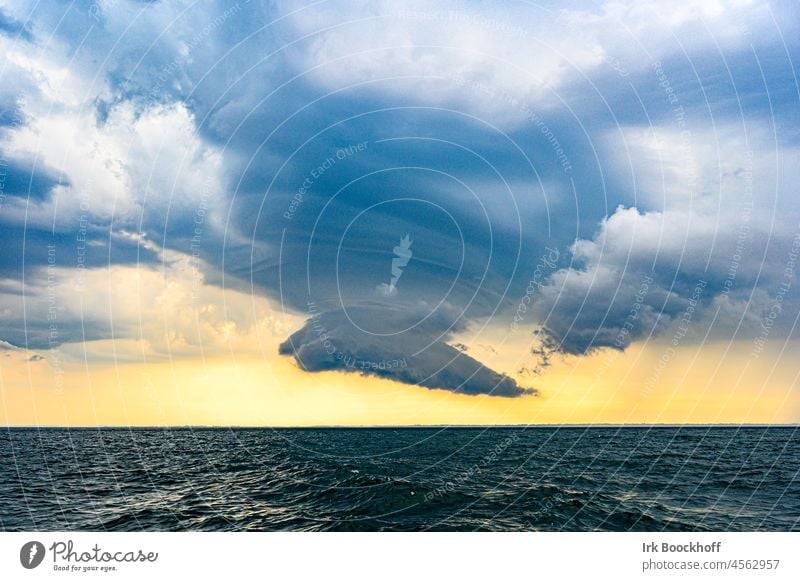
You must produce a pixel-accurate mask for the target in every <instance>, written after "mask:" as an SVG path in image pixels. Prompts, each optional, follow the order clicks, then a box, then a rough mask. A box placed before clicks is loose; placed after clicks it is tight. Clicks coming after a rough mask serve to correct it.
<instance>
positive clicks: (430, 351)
mask: <svg viewBox="0 0 800 581" xmlns="http://www.w3.org/2000/svg"><path fill="white" fill-rule="evenodd" d="M311 310H312V312H311V313H310V314H311V318H310V319H308V320H307V321H306V323H305V325H304V326H303V327H302V328H301V329H299V330H298V331H296V332H294V333H292V335H290V336H289V338H288V339H286V341H284V342H283V343H281V345H280V348H279V352H280V354H281V355H291V356H293V357H294V358H295V360H296V362H297V364H298V365H299V366H300V367H302V368H303V369H305V370H306V371H311V372H315V371H344V372H350V373H359V374H362V375H374V376H376V377H382V378H385V379H392V380H394V381H399V382H402V383H408V384H411V385H419V386H422V387H427V388H430V389H444V390H447V391H453V392H457V393H463V394H466V395H493V396H500V397H518V396H521V395H525V394H535V393H536V390H534V389H532V388H525V387H522V386H520V385H518V384H517V382H516V381H515V380H514V379H513V378H511V377H508V376H506V375H503V374H499V373H497V372H495V371H493V370H492V369H489V368H488V367H486V366H484V365H483V364H481V363H480V362H479V361H477V360H475V359H473V358H472V357H470V356H469V355H467V354H465V353H464V352H463V351H462V350H460V349H458V348H457V347H455V346H451V345H449V344H448V343H446V340H447V338H448V337H450V336H451V335H452V334H453V333H455V332H456V331H458V330H462V329H463V326H464V322H463V319H461V318H460V317H459V316H458V313H457V312H454V311H453V309H451V308H449V307H447V306H446V305H442V306H440V307H439V308H437V309H435V310H431V309H430V308H429V307H428V306H427V305H424V304H420V305H418V306H417V308H416V309H412V310H403V311H388V310H387V307H385V306H384V307H356V308H354V309H349V310H347V311H345V310H338V311H327V312H319V311H317V310H316V306H315V305H313V304H312V305H311ZM363 320H372V321H380V325H381V327H380V329H376V328H374V327H373V329H371V330H370V331H365V330H363V329H361V328H359V325H358V324H357V323H356V322H355V321H363Z"/></svg>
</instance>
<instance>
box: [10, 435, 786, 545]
mask: <svg viewBox="0 0 800 581" xmlns="http://www.w3.org/2000/svg"><path fill="white" fill-rule="evenodd" d="M0 529H3V530H8V531H14V530H92V531H101V530H110V531H140V530H144V531H183V530H205V531H228V530H231V531H234V530H252V531H272V530H292V531H426V530H458V531H488V530H491V531H529V530H551V531H561V530H566V531H588V530H605V531H627V530H636V531H661V530H667V531H734V530H779V531H788V530H800V431H798V429H796V428H755V427H751V428H718V427H717V428H621V429H620V428H590V429H585V428H527V429H525V428H401V429H393V428H376V429H373V428H368V429H343V428H336V429H189V428H182V429H132V430H128V429H70V430H67V429H42V430H38V429H10V430H6V429H4V430H3V431H0Z"/></svg>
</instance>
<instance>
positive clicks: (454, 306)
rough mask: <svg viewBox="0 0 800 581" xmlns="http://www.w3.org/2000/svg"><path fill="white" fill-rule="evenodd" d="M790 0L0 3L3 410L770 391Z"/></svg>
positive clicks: (795, 293)
mask: <svg viewBox="0 0 800 581" xmlns="http://www.w3.org/2000/svg"><path fill="white" fill-rule="evenodd" d="M799 32H800V7H798V5H797V4H796V3H795V2H793V1H790V0H785V1H780V0H775V1H766V0H713V1H709V2H693V1H689V0H677V1H676V2H669V3H665V2H658V1H655V0H652V1H651V0H644V1H641V0H640V1H633V0H614V1H607V2H551V1H544V2H538V3H534V2H522V1H514V2H502V3H501V2H466V1H463V2H448V1H446V0H445V1H444V2H441V1H440V2H432V1H410V2H405V3H402V5H398V3H396V2H381V1H371V2H360V1H355V0H341V1H337V2H330V1H317V2H311V3H306V2H283V1H277V2H268V1H266V0H264V1H262V0H250V1H244V0H242V1H239V2H235V1H232V2H203V1H196V2H171V3H164V2H157V1H156V2H133V1H129V0H106V1H95V2H73V3H69V4H62V3H41V2H24V1H22V2H17V1H11V2H0V50H1V51H2V55H3V59H2V61H0V245H1V246H2V251H0V390H1V391H0V395H2V398H1V399H2V402H1V404H0V423H3V424H6V425H76V426H77V425H86V426H91V425H265V426H286V425H390V424H391V425H417V424H540V423H546V424H569V423H678V424H680V423H736V424H738V423H797V422H800V386H798V379H799V378H798V368H797V365H796V356H797V354H798V353H800V351H799V349H800V337H799V336H798V331H797V323H798V319H800V281H799V280H798V270H800V266H799V265H798V260H799V259H800V198H798V191H800V131H799V130H800V124H799V123H798V120H800V115H798V112H799V111H800V107H799V106H800V83H798V71H797V66H796V63H798V62H800V46H799V45H800V41H798V39H800V34H798V33H799Z"/></svg>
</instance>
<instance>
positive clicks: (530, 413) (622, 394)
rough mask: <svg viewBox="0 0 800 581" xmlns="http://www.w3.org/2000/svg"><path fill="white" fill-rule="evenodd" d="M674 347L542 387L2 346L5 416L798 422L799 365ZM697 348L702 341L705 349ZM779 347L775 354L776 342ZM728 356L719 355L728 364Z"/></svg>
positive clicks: (622, 357) (299, 422) (614, 359)
mask: <svg viewBox="0 0 800 581" xmlns="http://www.w3.org/2000/svg"><path fill="white" fill-rule="evenodd" d="M726 347H727V344H720V345H713V344H706V345H704V346H703V347H696V346H695V347H685V348H680V349H677V350H676V351H675V354H674V356H673V357H672V359H671V360H670V364H669V365H668V366H665V367H664V368H663V369H662V370H661V371H659V372H656V371H655V370H657V369H658V368H659V366H658V360H659V358H660V357H661V356H662V354H663V352H664V349H663V345H658V344H656V343H650V344H648V345H647V346H646V347H643V346H640V345H634V346H632V347H631V348H629V349H628V350H627V351H626V352H625V353H622V354H620V353H616V352H611V351H600V352H598V353H596V354H593V355H591V356H588V357H570V358H565V359H563V360H559V361H556V362H555V363H554V364H553V366H552V367H551V368H550V369H548V370H547V372H546V373H544V374H543V375H542V376H540V377H538V378H537V379H536V381H535V382H534V383H535V384H536V386H537V387H538V388H539V389H540V395H539V396H538V397H520V398H511V399H509V398H499V397H489V396H466V395H459V394H453V393H449V392H446V391H442V390H428V389H424V388H419V387H414V386H410V385H403V384H399V383H395V382H391V381H387V380H381V379H377V378H373V377H362V376H359V375H355V374H345V373H340V372H326V373H315V374H310V373H306V372H303V371H302V370H300V369H298V368H297V367H296V366H295V365H294V363H292V361H291V360H290V359H288V358H283V357H280V358H278V357H276V358H274V359H272V358H270V359H268V360H267V359H263V358H257V357H252V356H249V357H246V358H237V359H234V358H233V357H227V358H213V359H186V360H180V361H163V362H160V363H148V364H143V363H126V364H118V365H113V364H103V365H97V364H95V365H93V366H91V367H90V368H88V369H87V368H86V367H85V366H80V365H77V364H71V365H70V366H67V367H65V368H64V369H62V371H63V373H60V374H58V377H56V372H55V371H54V369H53V367H52V366H51V365H49V364H48V363H47V362H44V361H38V362H31V361H28V360H26V359H21V358H17V360H14V358H13V357H12V358H9V357H6V358H5V361H3V362H2V365H0V388H1V389H2V405H0V423H3V424H6V425H67V426H94V425H119V426H146V425H214V426H224V425H235V426H310V425H351V426H362V425H425V424H437V425H438V424H520V423H521V424H529V423H530V424H572V423H578V424H585V423H677V424H683V423H735V424H738V423H795V422H798V421H799V420H800V405H798V404H800V392H798V390H797V388H796V387H795V385H796V381H795V380H796V376H797V372H796V369H795V368H794V367H793V366H791V365H788V363H787V364H786V365H782V366H777V367H775V368H774V369H773V366H774V361H775V359H774V358H772V357H762V358H759V359H753V358H748V357H746V356H745V355H744V354H745V352H746V351H748V350H749V347H750V345H749V344H748V345H744V344H740V345H736V344H734V345H732V346H731V348H730V350H729V351H728V353H727V354H725V349H726ZM698 350H700V352H699V351H698ZM775 355H777V354H775ZM720 363H721V364H720Z"/></svg>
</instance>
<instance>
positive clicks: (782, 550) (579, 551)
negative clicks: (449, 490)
mask: <svg viewBox="0 0 800 581" xmlns="http://www.w3.org/2000/svg"><path fill="white" fill-rule="evenodd" d="M798 548H800V533H1V534H0V579H51V578H55V579H65V578H70V579H109V580H110V579H113V580H120V581H121V580H124V579H135V580H137V581H138V580H141V579H192V577H193V576H196V577H199V578H201V579H211V578H215V577H221V578H227V579H239V578H241V579H250V578H258V579H326V580H338V579H341V580H343V581H345V580H346V581H354V580H360V579H364V580H370V581H374V580H376V579H379V580H386V579H388V580H393V579H397V580H401V579H402V580H405V581H408V580H409V579H412V580H414V579H456V580H458V581H461V580H470V579H475V580H481V581H487V580H490V579H503V578H508V579H511V578H513V579H531V580H533V579H542V578H548V577H552V578H561V579H592V578H597V575H600V576H601V578H608V579H667V578H670V579H675V578H680V579H748V580H749V579H764V580H778V579H791V580H793V581H794V580H797V579H800V556H799V555H798ZM256 574H257V575H258V576H257V577H255V575H256ZM240 576H241V577H240Z"/></svg>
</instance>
